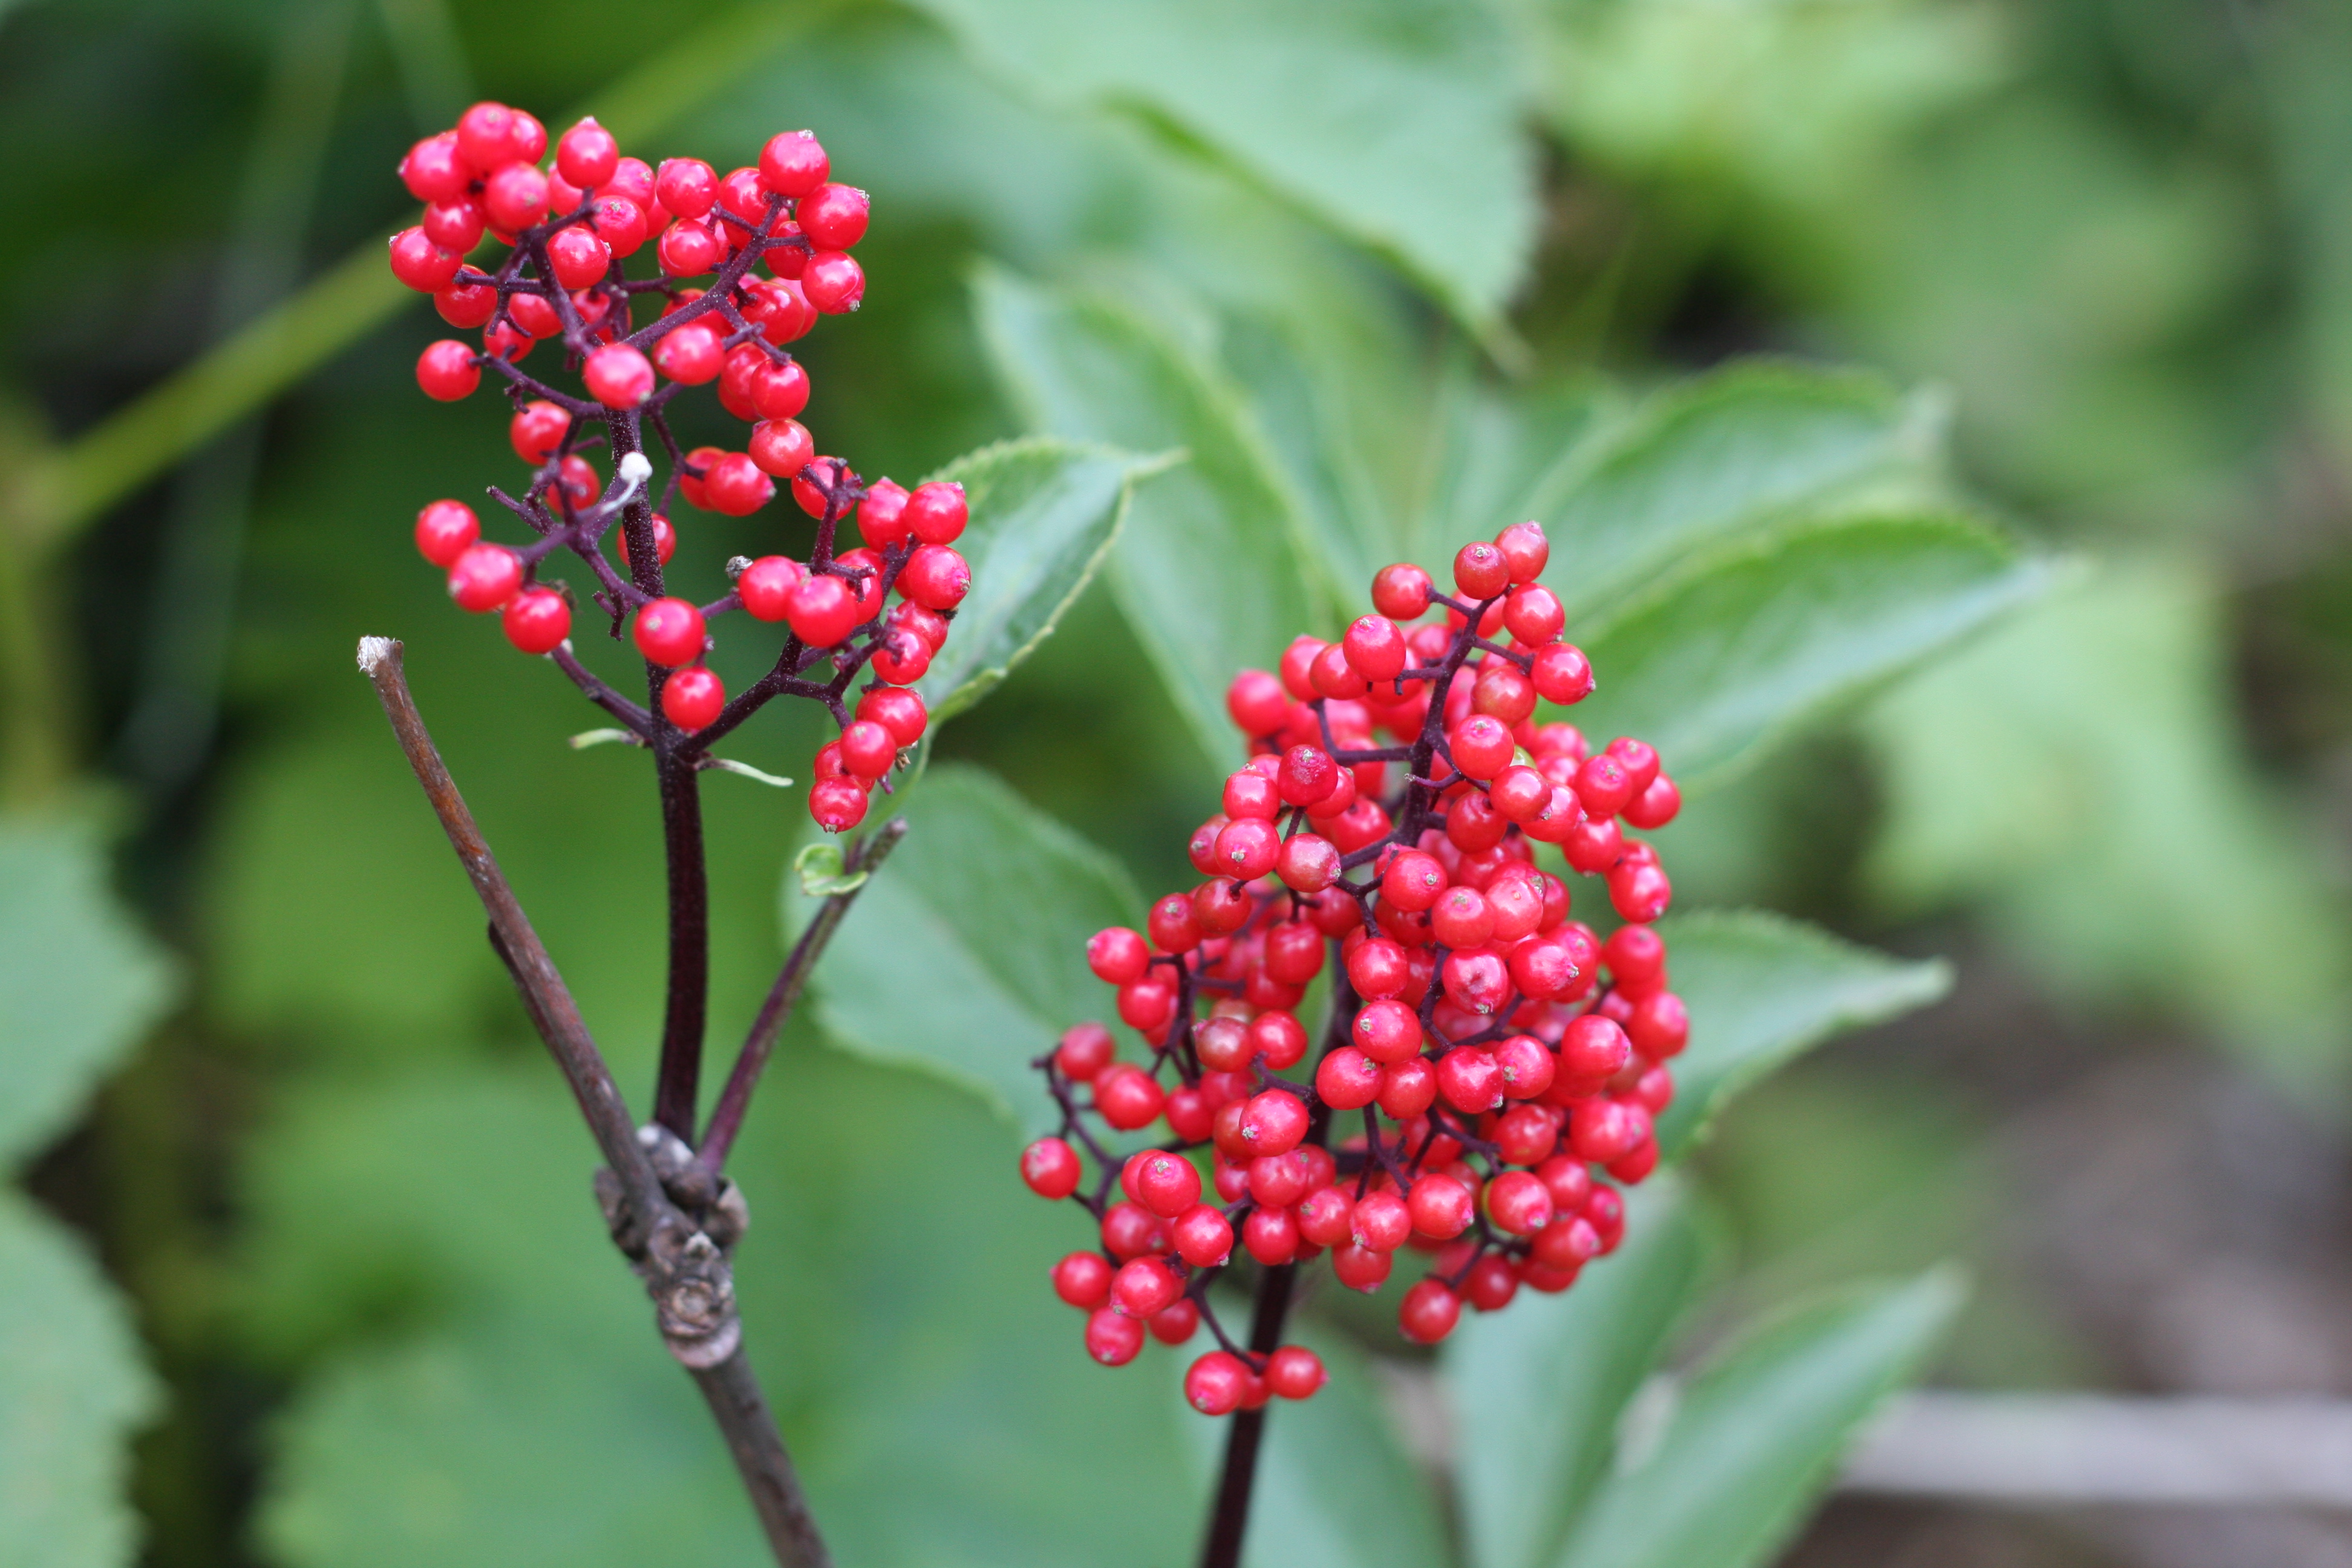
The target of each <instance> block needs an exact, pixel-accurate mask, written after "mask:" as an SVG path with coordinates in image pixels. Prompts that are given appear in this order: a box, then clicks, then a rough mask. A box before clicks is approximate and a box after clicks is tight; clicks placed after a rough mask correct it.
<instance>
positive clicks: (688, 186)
mask: <svg viewBox="0 0 2352 1568" xmlns="http://www.w3.org/2000/svg"><path fill="white" fill-rule="evenodd" d="M654 195H655V196H656V199H658V200H659V201H660V202H661V205H662V210H664V211H665V212H667V213H671V214H673V215H675V216H678V217H682V218H698V217H700V216H702V215H703V214H705V213H707V212H709V210H710V209H711V208H712V207H713V206H715V205H718V202H719V171H717V170H716V169H713V168H712V167H711V166H710V165H709V164H708V163H704V162H703V161H702V160H701V159H699V158H664V159H663V160H662V162H661V172H660V173H659V174H656V176H655V177H654Z"/></svg>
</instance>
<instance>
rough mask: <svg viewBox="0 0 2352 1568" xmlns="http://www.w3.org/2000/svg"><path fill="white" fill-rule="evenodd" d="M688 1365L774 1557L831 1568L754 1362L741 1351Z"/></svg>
mask: <svg viewBox="0 0 2352 1568" xmlns="http://www.w3.org/2000/svg"><path fill="white" fill-rule="evenodd" d="M688 1370H689V1371H692V1372H693V1373H694V1384H695V1386H696V1387H697V1388H699V1389H701V1390H702V1397H703V1398H704V1400H706V1401H707V1402H708V1403H709V1405H710V1414H711V1416H712V1418H713V1419H714V1420H716V1421H717V1422H718V1423H719V1432H720V1434H721V1435H722V1436H725V1437H726V1439H727V1451H728V1452H729V1453H730V1454H732V1455H734V1456H735V1468H736V1469H737V1470H738V1471H740V1473H741V1475H742V1477H743V1489H744V1490H745V1491H748V1492H750V1493H751V1507H752V1508H753V1509H754V1510H757V1511H758V1513H759V1515H760V1527H761V1529H762V1530H764V1531H767V1535H768V1549H769V1550H770V1551H772V1552H774V1553H775V1554H776V1561H777V1562H778V1563H782V1565H783V1568H832V1563H833V1554H832V1553H831V1552H827V1551H826V1550H825V1546H824V1537H823V1536H822V1535H820V1534H818V1533H817V1528H816V1520H815V1519H814V1517H812V1516H811V1514H810V1513H809V1506H808V1498H807V1497H806V1496H805V1495H804V1494H803V1492H802V1491H801V1481H800V1474H799V1472H798V1471H796V1470H795V1469H793V1459H792V1456H791V1455H790V1454H788V1453H786V1452H785V1451H784V1440H783V1438H782V1436H781V1435H779V1433H778V1432H777V1430H776V1418H775V1415H773V1414H772V1412H771V1411H770V1410H769V1409H768V1401H767V1399H766V1398H765V1397H764V1396H763V1395H762V1394H761V1393H760V1381H759V1379H758V1378H756V1377H754V1376H752V1375H751V1363H750V1362H749V1361H748V1360H746V1359H745V1357H744V1354H743V1352H741V1351H740V1350H738V1351H737V1352H735V1353H734V1354H733V1355H730V1356H729V1357H728V1358H727V1359H726V1360H725V1361H722V1362H720V1363H719V1364H718V1365H717V1366H713V1367H704V1368H699V1369H695V1368H689V1369H688Z"/></svg>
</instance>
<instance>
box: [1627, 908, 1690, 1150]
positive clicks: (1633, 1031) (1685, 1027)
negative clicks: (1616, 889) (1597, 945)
mask: <svg viewBox="0 0 2352 1568" xmlns="http://www.w3.org/2000/svg"><path fill="white" fill-rule="evenodd" d="M1625 929H1626V930H1628V931H1640V930H1643V929H1644V928H1643V927H1640V926H1628V927H1626V928H1625ZM1625 1033H1626V1036H1627V1037H1629V1038H1630V1039H1631V1040H1632V1042H1633V1048H1634V1049H1635V1050H1637V1051H1639V1052H1641V1053H1642V1055H1643V1056H1644V1057H1647V1058H1649V1059H1650V1060H1652V1061H1664V1060H1665V1059H1666V1058H1669V1057H1675V1056H1680V1055H1681V1054H1682V1051H1683V1047H1685V1046H1686V1045H1688V1044H1689V1043H1690V1015H1689V1014H1688V1013H1687V1012H1686V1011H1685V1008H1684V1006H1683V999H1682V998H1681V997H1679V996H1677V995H1675V994H1674V993H1673V992H1671V991H1661V992H1658V993H1657V994H1654V995H1650V996H1644V997H1643V998H1642V999H1641V1000H1640V1001H1639V1002H1636V1003H1634V1004H1633V1016H1632V1017H1631V1018H1628V1019H1627V1020H1626V1021H1625ZM1669 1092H1671V1090H1669ZM1651 1109H1652V1110H1663V1109H1664V1107H1663V1106H1652V1107H1651Z"/></svg>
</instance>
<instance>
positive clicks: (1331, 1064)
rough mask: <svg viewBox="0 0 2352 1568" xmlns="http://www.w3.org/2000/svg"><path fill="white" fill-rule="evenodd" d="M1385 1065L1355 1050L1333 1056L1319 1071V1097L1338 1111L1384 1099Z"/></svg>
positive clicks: (1344, 1049)
mask: <svg viewBox="0 0 2352 1568" xmlns="http://www.w3.org/2000/svg"><path fill="white" fill-rule="evenodd" d="M1381 1082H1382V1074H1381V1065H1380V1064H1379V1063H1378V1062H1376V1061H1374V1060H1372V1059H1371V1058H1370V1057H1368V1056H1366V1055H1365V1054H1364V1053H1363V1052H1362V1051H1360V1050H1358V1049H1357V1048H1356V1047H1353V1046H1342V1047H1339V1049H1338V1050H1336V1051H1332V1052H1329V1053H1328V1054H1327V1055H1326V1056H1325V1057H1324V1058H1323V1059H1322V1060H1321V1061H1320V1062H1318V1063H1317V1064H1316V1067H1315V1095H1316V1098H1317V1099H1318V1100H1321V1101H1322V1102H1323V1103H1324V1104H1326V1105H1328V1106H1329V1107H1330V1108H1331V1109H1332V1110H1357V1109H1359V1108H1360V1107H1363V1106H1367V1105H1370V1104H1371V1102H1372V1101H1373V1100H1378V1099H1379V1098H1380V1095H1381Z"/></svg>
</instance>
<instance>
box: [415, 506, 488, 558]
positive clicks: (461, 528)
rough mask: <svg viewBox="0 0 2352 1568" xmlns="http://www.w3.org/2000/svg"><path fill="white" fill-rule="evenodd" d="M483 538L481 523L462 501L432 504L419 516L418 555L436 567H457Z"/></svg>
mask: <svg viewBox="0 0 2352 1568" xmlns="http://www.w3.org/2000/svg"><path fill="white" fill-rule="evenodd" d="M481 536H482V523H481V520H480V519H479V518H478V517H476V516H475V515H474V509H473V508H472V507H469V506H467V504H466V503H465V502H463V501H455V500H436V501H433V502H430V503H428V504H427V505H426V506H425V510H422V511H420V512H418V513H417V514H416V552H417V553H418V554H419V555H422V556H424V557H425V560H427V561H430V562H431V563H433V564H434V565H436V566H449V565H453V564H455V563H456V562H457V557H458V556H459V555H461V554H463V553H464V552H465V550H466V546H467V545H469V544H471V543H473V542H474V541H476V540H478V539H479V538H480V537H481Z"/></svg>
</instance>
